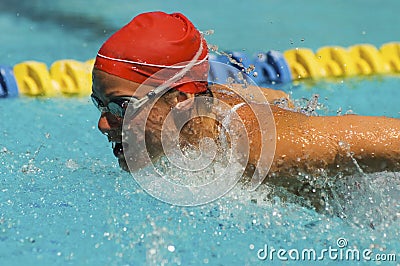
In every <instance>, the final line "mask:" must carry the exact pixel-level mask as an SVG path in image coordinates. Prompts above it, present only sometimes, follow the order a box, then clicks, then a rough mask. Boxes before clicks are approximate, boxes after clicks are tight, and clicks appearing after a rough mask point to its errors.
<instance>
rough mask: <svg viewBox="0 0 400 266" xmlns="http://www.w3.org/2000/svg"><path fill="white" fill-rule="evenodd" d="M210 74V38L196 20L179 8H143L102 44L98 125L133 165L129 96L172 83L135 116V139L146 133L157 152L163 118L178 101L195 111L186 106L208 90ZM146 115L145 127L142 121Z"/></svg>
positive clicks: (96, 78) (96, 73) (95, 96)
mask: <svg viewBox="0 0 400 266" xmlns="http://www.w3.org/2000/svg"><path fill="white" fill-rule="evenodd" d="M160 73H162V74H161V75H160ZM178 74H179V75H178ZM207 74H208V49H207V43H206V41H205V40H204V38H203V37H202V35H201V33H200V32H199V31H198V30H197V29H196V28H195V27H194V25H193V24H192V22H190V21H189V20H188V19H187V18H186V17H185V16H184V15H182V14H179V13H174V14H167V13H164V12H149V13H143V14H140V15H138V16H137V17H135V18H134V19H133V20H132V21H131V22H129V23H128V24H127V25H125V26H124V27H122V28H121V29H120V30H118V31H117V32H115V33H114V34H113V35H112V36H111V37H110V38H109V39H108V40H107V41H106V42H105V43H104V44H103V45H102V47H101V48H100V50H99V52H98V55H97V57H96V61H95V65H94V69H93V87H92V90H93V93H92V100H93V102H94V104H95V105H96V106H97V107H98V109H99V110H100V111H101V116H100V119H99V122H98V127H99V129H100V131H101V132H102V133H103V134H104V135H106V136H107V138H108V140H109V141H110V142H112V143H113V149H114V155H115V156H116V157H117V158H118V159H119V163H120V165H121V167H122V168H124V169H125V170H127V166H126V162H125V158H124V151H123V147H122V124H123V116H124V113H123V112H124V109H126V108H127V105H128V102H129V99H130V98H131V97H132V96H134V97H135V98H137V99H145V98H146V97H147V96H148V92H151V91H154V90H156V88H160V87H162V86H164V85H165V84H167V88H166V91H168V92H167V93H165V94H163V96H162V97H160V98H159V99H158V100H157V101H156V102H155V103H154V104H152V105H151V106H150V105H146V106H143V107H142V109H141V111H140V112H138V114H137V115H136V116H135V117H134V119H132V121H131V122H130V123H131V127H132V128H134V129H135V130H137V132H136V131H135V139H137V141H140V140H141V139H143V138H144V136H146V144H148V147H151V148H152V149H154V154H156V153H157V151H158V150H159V148H160V135H161V133H160V132H161V128H162V121H164V120H165V118H166V117H167V115H168V113H169V111H170V110H171V109H172V108H174V107H176V108H177V109H178V110H183V111H185V113H189V112H186V110H189V109H190V108H191V106H192V104H193V97H194V96H195V95H196V94H204V93H208V90H207ZM175 77H179V78H178V79H176V78H175ZM164 92H165V91H163V93H164ZM160 96H161V95H160ZM131 99H132V98H131ZM147 107H148V108H151V110H150V112H149V114H148V116H146V115H145V114H146V112H143V109H146V108H147ZM144 120H146V121H147V123H146V128H145V131H144V132H143V131H140V128H141V127H139V126H137V125H139V124H141V123H142V121H144ZM147 142H149V143H147ZM150 153H151V154H152V153H153V152H150Z"/></svg>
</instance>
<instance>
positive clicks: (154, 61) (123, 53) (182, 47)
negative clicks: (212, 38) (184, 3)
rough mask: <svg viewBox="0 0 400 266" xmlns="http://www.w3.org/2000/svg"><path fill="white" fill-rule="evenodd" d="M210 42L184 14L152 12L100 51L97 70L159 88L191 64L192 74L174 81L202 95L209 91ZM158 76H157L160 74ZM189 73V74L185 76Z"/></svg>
mask: <svg viewBox="0 0 400 266" xmlns="http://www.w3.org/2000/svg"><path fill="white" fill-rule="evenodd" d="M207 59H208V49H207V43H206V41H205V40H204V38H203V37H202V35H201V33H200V32H199V31H198V30H197V29H196V28H195V27H194V25H193V24H192V22H190V21H189V19H187V18H186V17H185V16H184V15H182V14H180V13H173V14H167V13H164V12H148V13H143V14H140V15H138V16H136V17H135V18H134V19H133V20H132V21H131V22H129V23H128V24H127V25H125V26H124V27H122V28H121V29H120V30H118V31H117V32H115V33H114V34H113V35H112V36H111V37H110V38H109V39H108V40H107V41H106V42H105V43H104V44H103V45H102V47H101V48H100V50H99V52H98V54H97V57H96V61H95V69H98V70H102V71H104V72H107V73H109V74H112V75H115V76H117V77H120V78H123V79H126V80H130V81H133V82H135V83H139V84H142V83H144V82H145V84H146V85H150V86H159V85H161V84H163V83H165V82H166V81H168V79H169V78H170V77H171V76H173V75H174V74H176V73H178V72H179V71H181V70H182V69H183V68H184V67H185V66H187V65H188V64H190V63H191V64H192V66H190V69H188V70H186V72H190V73H189V74H188V75H185V77H184V78H183V79H180V80H179V81H174V82H173V84H171V85H172V86H169V87H174V88H175V89H176V90H178V91H181V92H186V93H200V92H204V91H206V89H207V86H206V85H207V84H206V82H198V81H206V80H207V73H208V62H207ZM159 71H161V73H162V74H161V75H160V74H156V73H160V72H159ZM184 74H186V73H184Z"/></svg>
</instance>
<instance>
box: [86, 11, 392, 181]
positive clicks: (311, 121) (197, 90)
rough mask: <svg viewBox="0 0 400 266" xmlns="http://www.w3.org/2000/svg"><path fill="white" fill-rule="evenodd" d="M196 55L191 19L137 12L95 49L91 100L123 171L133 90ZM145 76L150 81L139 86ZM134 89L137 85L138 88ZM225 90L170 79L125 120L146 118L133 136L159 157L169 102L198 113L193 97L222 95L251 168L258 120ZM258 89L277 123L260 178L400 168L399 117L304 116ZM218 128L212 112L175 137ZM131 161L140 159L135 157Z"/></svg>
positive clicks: (187, 140)
mask: <svg viewBox="0 0 400 266" xmlns="http://www.w3.org/2000/svg"><path fill="white" fill-rule="evenodd" d="M194 58H196V59H197V60H198V61H199V62H201V63H205V65H206V63H207V62H208V50H207V43H206V41H205V40H204V38H203V37H202V35H201V33H200V32H199V31H198V30H197V29H196V28H195V27H194V26H193V24H192V23H191V22H190V21H189V20H188V19H187V18H186V17H185V16H184V15H182V14H179V13H174V14H166V13H163V12H149V13H143V14H140V15H138V16H137V17H135V18H134V19H133V20H132V21H131V22H129V23H128V24H127V25H125V26H124V27H123V28H121V29H120V30H118V31H117V32H116V33H114V34H113V35H112V36H111V37H110V38H109V39H108V40H107V41H106V42H105V43H104V44H103V45H102V47H101V48H100V50H99V52H98V55H97V57H96V61H95V66H94V69H93V73H92V74H93V88H92V90H93V91H92V100H93V102H94V104H95V105H96V107H98V108H99V110H100V111H101V115H100V119H99V122H98V128H99V130H100V131H101V132H102V133H103V134H104V135H106V136H107V138H108V140H109V141H110V142H112V143H113V151H114V155H115V156H116V157H117V158H118V161H119V165H120V166H121V168H123V169H124V170H127V171H128V170H129V169H128V166H127V165H128V164H127V161H126V160H127V159H126V158H125V157H124V151H123V145H122V125H123V116H124V112H125V110H126V108H127V106H128V102H129V99H131V97H132V95H134V97H136V98H137V99H144V98H145V97H146V95H147V93H148V92H150V91H153V90H154V89H155V88H156V87H157V86H160V85H161V84H162V83H163V82H165V80H164V81H162V80H159V79H157V78H152V77H151V76H152V75H153V74H155V73H156V72H157V71H159V70H162V69H167V70H171V71H178V70H179V69H178V70H175V69H174V68H169V66H172V65H175V64H178V63H180V62H190V61H191V60H192V59H194ZM193 68H196V69H195V72H196V73H197V74H199V75H200V76H206V75H207V73H208V68H207V65H206V67H204V64H203V65H202V64H199V65H195V66H193ZM180 69H181V68H180ZM146 80H147V82H148V83H146V85H142V84H143V83H144V82H145V81H146ZM141 85H142V86H141ZM139 87H141V88H142V89H141V90H140V91H139V89H138V88H139ZM143 87H144V90H143ZM228 91H229V86H222V85H215V84H208V83H207V82H201V81H195V80H193V81H190V80H189V81H186V82H185V83H182V84H174V85H173V86H171V87H170V88H169V89H168V92H167V93H165V94H163V95H162V96H161V97H160V98H159V99H158V100H157V102H156V103H155V104H154V105H152V109H151V110H150V113H149V116H148V117H145V116H144V112H143V110H144V109H146V105H149V104H146V103H145V104H144V105H143V106H142V107H141V108H139V110H138V111H137V113H136V114H135V116H134V117H133V118H132V120H131V121H129V122H128V123H130V124H131V125H132V128H135V125H136V124H137V123H139V122H138V121H141V120H143V119H146V128H145V130H144V132H141V131H140V129H137V132H136V134H137V136H136V137H137V139H139V138H145V141H146V146H147V148H148V150H147V152H148V153H149V155H150V157H151V158H158V157H159V156H161V155H162V154H163V148H162V145H161V127H162V126H163V121H165V119H166V117H167V115H168V113H169V112H170V110H171V109H172V108H176V109H177V110H179V111H180V113H186V114H193V115H194V116H196V115H197V114H198V112H199V110H198V109H196V108H193V99H195V98H196V97H201V96H208V97H213V98H215V99H220V100H223V102H225V103H227V104H229V105H230V106H232V107H233V106H237V107H238V108H237V113H238V115H239V116H240V117H241V118H242V119H243V121H244V124H245V127H246V129H247V131H248V132H250V134H249V138H250V140H249V141H250V143H251V147H250V154H249V158H248V166H249V169H251V167H252V166H254V165H256V163H257V160H258V159H259V157H260V147H261V140H260V135H259V131H258V124H257V119H256V117H255V115H254V113H253V112H252V111H251V108H250V106H249V105H248V104H241V103H242V102H243V100H242V99H241V98H240V97H238V96H235V94H233V93H227V92H228ZM262 91H263V93H264V95H265V97H266V99H267V101H268V102H269V103H271V104H270V108H271V110H272V115H273V118H274V120H275V127H276V139H275V143H276V150H275V154H274V156H273V160H272V164H271V166H270V170H269V172H268V178H266V179H265V180H266V182H272V183H275V184H281V185H283V186H290V183H291V182H292V181H291V180H295V178H296V176H297V175H298V174H299V173H303V174H309V175H313V176H318V175H321V169H323V170H324V172H325V174H327V175H335V174H337V173H343V174H352V173H354V172H356V171H360V169H361V170H362V171H363V172H376V171H398V170H400V119H395V118H389V117H367V116H359V115H343V116H325V117H324V116H308V115H305V114H302V113H299V112H296V111H292V110H288V109H285V108H281V107H279V106H277V105H274V104H273V103H274V101H275V100H276V99H282V98H286V99H287V100H289V99H288V98H289V97H288V96H287V95H286V94H285V93H284V92H282V91H278V90H272V89H267V88H262ZM201 111H202V112H207V110H201ZM218 134H219V133H218V125H217V122H216V121H215V120H213V119H212V118H201V119H194V120H193V121H190V123H187V124H186V125H185V127H183V129H182V131H181V132H180V140H181V142H182V143H183V144H184V145H185V144H186V145H197V144H198V140H199V139H201V138H203V137H210V138H213V139H216V138H217V137H218ZM182 143H181V144H182ZM129 145H132V144H129ZM134 160H137V161H138V162H139V160H140V155H137V158H135V159H134ZM355 161H356V162H357V163H355ZM131 163H133V164H134V162H131ZM130 165H131V164H130Z"/></svg>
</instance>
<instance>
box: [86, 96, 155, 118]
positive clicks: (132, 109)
mask: <svg viewBox="0 0 400 266" xmlns="http://www.w3.org/2000/svg"><path fill="white" fill-rule="evenodd" d="M157 94H158V93H156V92H155V91H150V92H149V93H147V94H146V96H144V97H143V98H141V99H137V98H136V97H128V96H124V97H118V98H115V99H112V100H111V101H109V102H108V104H107V105H105V104H104V103H103V102H102V101H101V100H100V99H99V98H97V97H96V96H94V95H93V94H92V95H91V96H90V97H91V98H92V102H93V104H94V106H96V108H97V109H99V111H100V112H102V113H111V114H112V115H114V116H116V117H119V118H124V115H125V112H126V109H127V108H128V105H130V106H129V114H130V115H131V116H133V115H135V114H136V113H137V112H138V111H139V109H140V108H142V106H143V105H145V104H146V103H147V102H148V101H149V100H150V99H151V98H154V97H155V96H156V95H157Z"/></svg>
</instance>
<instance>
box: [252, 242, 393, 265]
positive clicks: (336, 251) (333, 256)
mask: <svg viewBox="0 0 400 266" xmlns="http://www.w3.org/2000/svg"><path fill="white" fill-rule="evenodd" d="M348 245H349V243H348V241H347V239H346V238H343V237H340V238H338V239H337V240H336V247H335V246H333V247H332V246H329V247H326V248H323V249H320V250H318V249H315V248H303V249H297V248H292V249H284V248H280V249H275V248H274V247H270V246H268V245H267V244H265V245H264V247H263V248H260V249H258V250H257V258H258V259H259V260H262V261H264V260H269V261H274V260H280V261H287V260H292V261H322V260H326V259H329V260H333V261H361V260H362V261H396V254H395V253H374V251H373V250H372V249H369V248H366V249H363V250H360V249H358V248H356V247H354V248H350V247H348ZM250 249H251V250H253V249H254V245H250Z"/></svg>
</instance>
